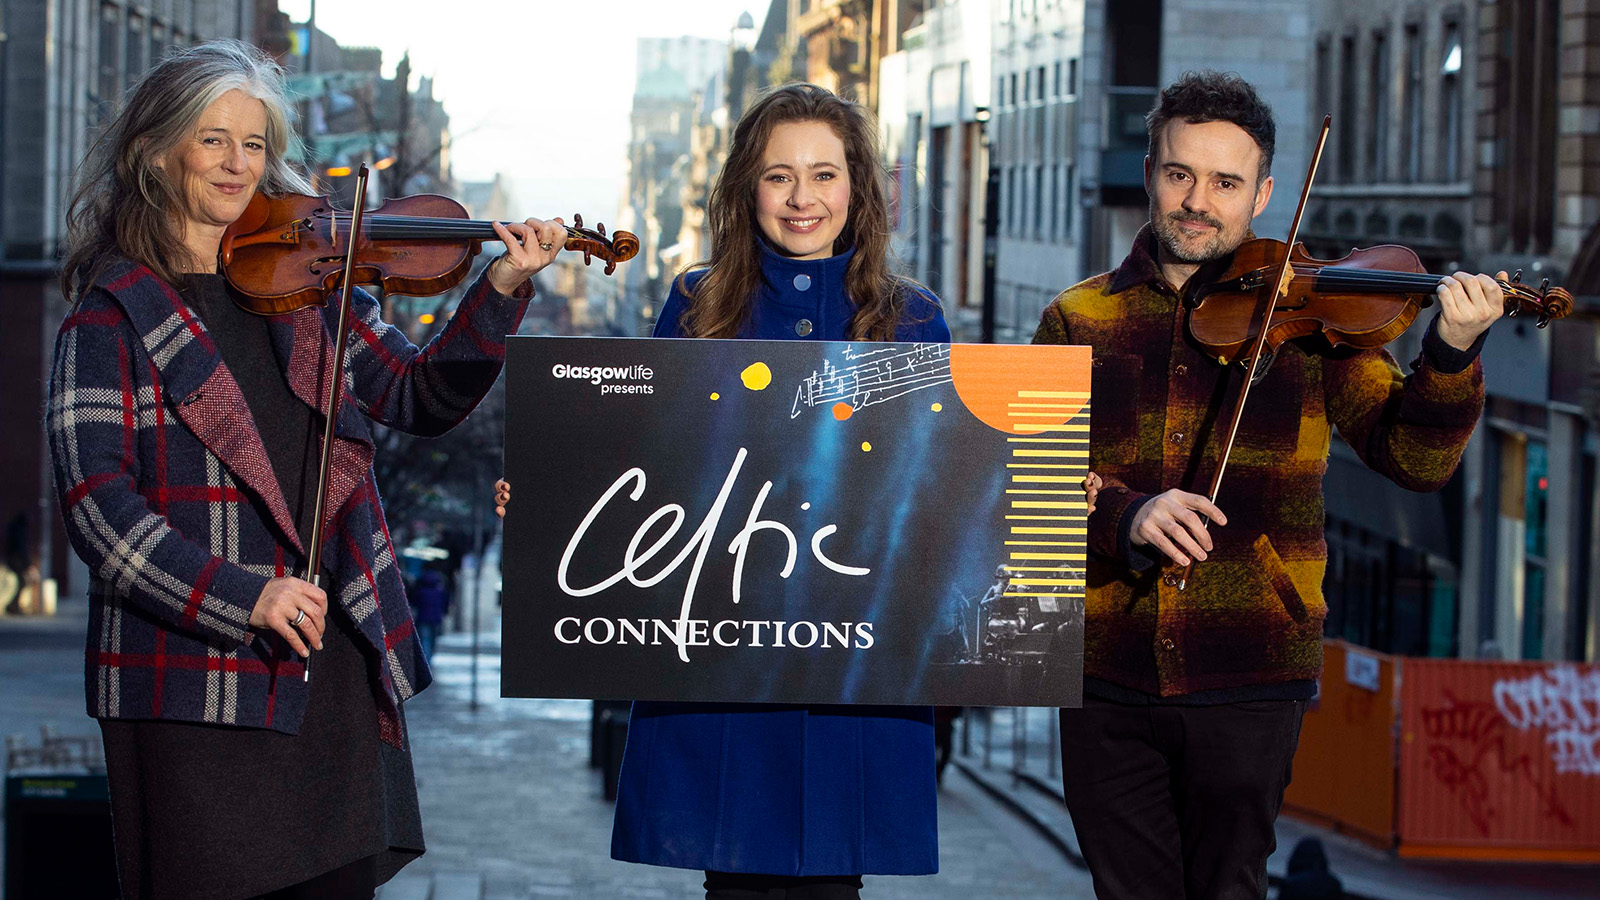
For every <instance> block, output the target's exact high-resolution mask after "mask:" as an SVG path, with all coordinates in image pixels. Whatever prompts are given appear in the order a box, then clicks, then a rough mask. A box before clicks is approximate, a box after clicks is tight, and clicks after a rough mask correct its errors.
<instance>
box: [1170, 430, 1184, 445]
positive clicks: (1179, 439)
mask: <svg viewBox="0 0 1600 900" xmlns="http://www.w3.org/2000/svg"><path fill="white" fill-rule="evenodd" d="M1172 442H1173V443H1174V444H1181V443H1183V432H1181V431H1174V432H1173V433H1172Z"/></svg>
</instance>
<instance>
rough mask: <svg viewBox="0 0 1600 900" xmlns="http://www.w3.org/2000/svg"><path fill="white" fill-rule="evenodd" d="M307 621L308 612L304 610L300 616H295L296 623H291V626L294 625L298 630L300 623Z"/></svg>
mask: <svg viewBox="0 0 1600 900" xmlns="http://www.w3.org/2000/svg"><path fill="white" fill-rule="evenodd" d="M305 620H306V611H305V610H303V609H302V610H300V615H298V616H295V617H294V621H293V622H290V623H289V624H290V625H293V626H294V627H296V628H298V627H300V623H301V622H304V621H305Z"/></svg>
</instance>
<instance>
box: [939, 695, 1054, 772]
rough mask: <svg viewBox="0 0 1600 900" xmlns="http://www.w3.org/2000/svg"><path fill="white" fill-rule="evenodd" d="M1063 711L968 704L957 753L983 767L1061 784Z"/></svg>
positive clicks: (960, 725) (968, 761)
mask: <svg viewBox="0 0 1600 900" xmlns="http://www.w3.org/2000/svg"><path fill="white" fill-rule="evenodd" d="M1060 715H1061V714H1060V711H1059V710H1056V709H1053V708H1041V707H1029V706H999V707H976V706H975V707H968V708H967V710H966V711H965V712H964V713H963V715H962V717H961V722H960V723H959V728H960V730H961V733H960V736H959V739H958V745H957V753H958V754H959V755H960V756H961V757H962V758H963V760H964V761H965V762H967V763H969V764H972V765H976V766H979V767H981V768H983V769H986V770H990V771H995V772H1009V773H1010V774H1011V776H1012V777H1013V778H1014V779H1022V778H1030V779H1033V780H1035V781H1037V782H1040V783H1043V784H1046V785H1050V786H1053V787H1056V788H1059V787H1060V783H1061V731H1060V727H1059V722H1060Z"/></svg>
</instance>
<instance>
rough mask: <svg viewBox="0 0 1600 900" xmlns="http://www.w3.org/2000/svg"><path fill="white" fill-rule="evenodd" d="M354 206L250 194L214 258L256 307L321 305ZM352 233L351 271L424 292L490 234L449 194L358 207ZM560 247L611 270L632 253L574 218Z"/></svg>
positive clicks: (443, 285) (279, 309)
mask: <svg viewBox="0 0 1600 900" xmlns="http://www.w3.org/2000/svg"><path fill="white" fill-rule="evenodd" d="M352 221H353V219H352V215H351V213H350V212H348V211H344V210H337V209H335V208H334V207H333V205H332V204H331V203H329V201H328V199H327V198H326V197H310V196H305V195H301V194H285V195H280V196H276V197H268V196H266V195H265V194H257V195H256V196H255V197H254V198H253V199H252V200H251V201H250V205H249V207H247V208H246V209H245V212H244V215H242V216H240V217H239V219H238V221H236V222H234V223H233V225H231V226H230V227H229V228H228V230H227V231H226V232H225V233H224V235H223V238H222V246H221V249H220V258H221V263H222V271H223V274H224V275H225V276H227V279H228V283H229V284H230V285H232V286H233V288H234V290H235V291H237V292H238V294H239V295H240V297H241V301H242V302H241V305H244V306H245V308H246V309H249V310H250V311H251V312H254V313H258V314H260V315H268V316H272V315H281V314H283V313H288V312H293V311H294V310H297V309H300V308H301V307H304V306H321V305H322V304H323V303H325V302H326V299H327V297H329V296H330V295H331V294H332V293H333V292H334V291H336V290H337V289H338V288H339V285H340V280H341V276H342V274H343V265H344V261H345V254H346V252H347V251H348V250H349V249H350V247H351V241H350V237H351V235H350V231H351V226H352ZM361 232H362V233H361V235H360V237H359V239H358V240H357V241H356V242H355V250H356V256H355V262H354V266H353V275H352V277H353V280H354V283H356V284H368V285H377V286H379V287H381V288H382V289H383V290H384V291H385V292H386V293H396V294H405V295H407V296H412V297H428V296H432V295H434V294H442V293H444V292H445V291H447V290H449V289H451V288H452V287H455V286H456V285H457V284H460V283H461V280H462V279H463V278H465V277H466V275H467V272H468V271H469V270H470V269H471V267H472V258H473V257H474V256H476V255H477V254H478V252H479V250H480V249H481V247H482V244H483V242H484V241H498V240H499V239H500V238H499V236H498V235H496V233H495V231H494V226H493V223H490V222H485V221H476V220H473V219H469V218H468V215H467V210H466V208H465V207H463V206H462V205H461V204H460V203H457V202H456V201H455V200H452V199H450V198H449V197H443V196H440V195H437V194H418V195H416V196H412V197H396V198H394V199H392V200H389V201H387V202H385V203H384V204H383V205H382V206H380V207H378V208H377V209H375V210H372V211H370V212H366V213H365V215H364V219H363V222H362V227H361ZM566 249H568V250H578V251H582V252H583V255H584V262H585V263H587V262H588V261H589V260H590V258H591V257H594V256H598V257H600V258H601V259H603V260H604V261H605V262H606V272H607V273H608V274H609V273H610V272H612V271H613V270H614V269H615V268H616V264H617V263H619V262H624V261H626V260H628V259H631V258H633V256H634V255H635V254H636V253H638V252H639V240H638V238H636V237H634V236H633V235H632V234H629V233H628V232H626V231H618V232H616V233H614V234H612V235H609V236H608V235H606V232H605V226H604V225H601V226H599V227H598V229H597V230H594V231H591V230H589V229H587V228H584V227H583V219H582V218H581V217H579V216H574V217H573V224H572V225H570V226H568V227H567V243H566Z"/></svg>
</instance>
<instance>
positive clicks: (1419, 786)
mask: <svg viewBox="0 0 1600 900" xmlns="http://www.w3.org/2000/svg"><path fill="white" fill-rule="evenodd" d="M1400 715H1401V730H1400V753H1399V758H1400V778H1399V805H1398V807H1399V808H1398V813H1399V815H1398V819H1397V822H1398V830H1399V836H1400V854H1401V855H1402V856H1445V857H1454V858H1498V859H1526V860H1532V859H1547V860H1569V861H1600V666H1592V665H1591V666H1581V665H1575V664H1570V663H1507V662H1470V661H1465V660H1441V659H1405V660H1404V661H1403V664H1402V671H1401V686H1400ZM1295 774H1296V776H1298V775H1299V774H1300V773H1299V771H1298V760H1297V765H1296V772H1295Z"/></svg>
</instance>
